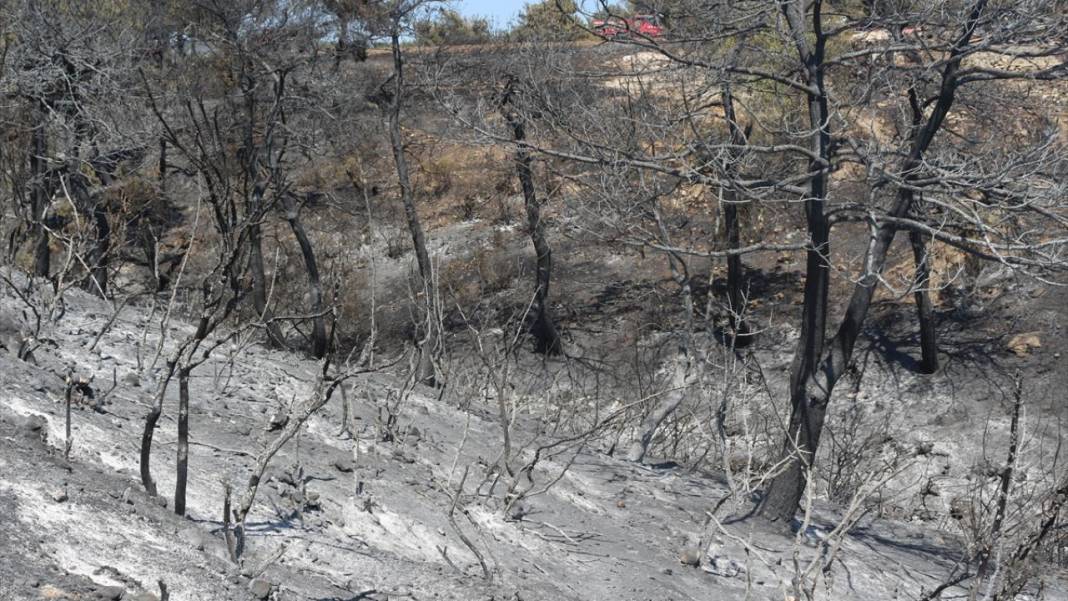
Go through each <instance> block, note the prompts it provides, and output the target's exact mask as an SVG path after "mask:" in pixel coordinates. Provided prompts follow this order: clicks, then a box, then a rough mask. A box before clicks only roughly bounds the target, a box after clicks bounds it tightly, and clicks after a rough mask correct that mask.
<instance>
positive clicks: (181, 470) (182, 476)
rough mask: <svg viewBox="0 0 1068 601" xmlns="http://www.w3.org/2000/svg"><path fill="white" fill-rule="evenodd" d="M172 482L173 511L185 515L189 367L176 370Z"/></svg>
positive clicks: (187, 465) (187, 470) (187, 469)
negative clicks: (175, 444)
mask: <svg viewBox="0 0 1068 601" xmlns="http://www.w3.org/2000/svg"><path fill="white" fill-rule="evenodd" d="M176 473H177V479H176V480H175V483H174V513H176V514H178V515H185V489H186V483H187V482H188V479H189V368H188V367H183V368H181V369H180V370H178V463H177V470H176Z"/></svg>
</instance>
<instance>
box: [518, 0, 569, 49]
mask: <svg viewBox="0 0 1068 601" xmlns="http://www.w3.org/2000/svg"><path fill="white" fill-rule="evenodd" d="M581 23H582V19H581V17H580V16H579V7H578V4H577V3H576V2H575V0H542V1H541V2H532V3H529V4H527V5H526V6H525V7H523V13H522V14H520V15H519V22H518V23H517V24H516V26H515V28H514V29H513V30H512V36H513V37H514V38H516V39H518V40H523V41H527V40H539V41H554V42H567V41H574V40H578V39H581V38H583V37H586V35H587V33H586V30H585V29H584V28H583V26H582V24H581Z"/></svg>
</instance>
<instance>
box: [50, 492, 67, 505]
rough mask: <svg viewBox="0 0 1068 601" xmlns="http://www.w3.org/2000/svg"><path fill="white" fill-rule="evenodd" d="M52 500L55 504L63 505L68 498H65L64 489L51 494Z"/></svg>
mask: <svg viewBox="0 0 1068 601" xmlns="http://www.w3.org/2000/svg"><path fill="white" fill-rule="evenodd" d="M51 496H52V500H53V501H55V502H56V503H65V502H66V501H67V499H68V498H69V497H67V491H66V489H59V490H55V491H53V492H52V495H51Z"/></svg>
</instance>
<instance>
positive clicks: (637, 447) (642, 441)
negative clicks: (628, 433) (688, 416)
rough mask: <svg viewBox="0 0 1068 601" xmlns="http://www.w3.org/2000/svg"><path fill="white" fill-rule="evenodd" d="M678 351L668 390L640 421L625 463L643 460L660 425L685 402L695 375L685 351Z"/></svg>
mask: <svg viewBox="0 0 1068 601" xmlns="http://www.w3.org/2000/svg"><path fill="white" fill-rule="evenodd" d="M679 350H680V352H679V353H678V355H677V356H676V357H675V365H673V366H672V374H671V379H670V380H669V382H668V386H669V388H668V390H667V392H666V393H665V395H664V398H663V400H662V401H660V403H659V404H658V405H657V406H656V408H654V409H653V411H652V412H651V413H649V415H647V416H646V417H645V420H643V421H642V425H641V428H640V429H639V430H638V437H637V438H636V439H635V440H634V442H632V443H631V445H630V448H629V449H627V457H626V458H627V461H633V462H635V463H640V462H642V461H644V460H645V454H646V453H647V452H648V451H649V445H650V444H652V442H653V436H654V435H655V434H656V431H657V430H659V429H660V424H662V423H664V420H665V419H667V418H668V416H669V415H671V414H672V413H674V412H675V410H676V409H678V408H679V405H681V404H682V402H683V401H684V400H686V394H687V389H688V388H689V387H690V385H691V384H692V383H693V377H694V375H695V374H693V370H692V369H691V366H690V360H689V356H688V354H687V352H686V349H681V348H680V349H679Z"/></svg>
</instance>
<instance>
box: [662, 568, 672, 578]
mask: <svg viewBox="0 0 1068 601" xmlns="http://www.w3.org/2000/svg"><path fill="white" fill-rule="evenodd" d="M660 573H661V574H663V575H665V576H671V575H672V574H674V573H675V571H674V570H672V569H671V568H664V569H663V570H660Z"/></svg>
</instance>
